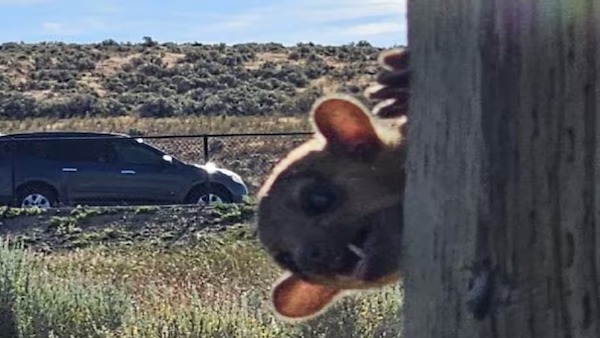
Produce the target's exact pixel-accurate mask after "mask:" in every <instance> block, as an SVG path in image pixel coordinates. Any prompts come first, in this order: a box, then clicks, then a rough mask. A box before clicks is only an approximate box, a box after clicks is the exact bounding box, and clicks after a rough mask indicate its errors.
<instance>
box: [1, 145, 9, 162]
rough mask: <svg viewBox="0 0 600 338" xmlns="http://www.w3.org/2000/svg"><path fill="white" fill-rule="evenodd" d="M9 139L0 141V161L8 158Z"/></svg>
mask: <svg viewBox="0 0 600 338" xmlns="http://www.w3.org/2000/svg"><path fill="white" fill-rule="evenodd" d="M10 147H11V142H10V141H6V140H3V141H0V161H7V160H9V159H10Z"/></svg>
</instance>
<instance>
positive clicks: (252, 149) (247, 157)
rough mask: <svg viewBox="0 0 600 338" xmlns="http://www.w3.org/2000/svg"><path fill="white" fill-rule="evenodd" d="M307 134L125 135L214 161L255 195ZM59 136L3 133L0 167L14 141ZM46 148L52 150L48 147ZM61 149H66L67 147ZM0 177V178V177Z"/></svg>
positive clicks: (181, 155) (188, 157)
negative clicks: (237, 176) (274, 169)
mask: <svg viewBox="0 0 600 338" xmlns="http://www.w3.org/2000/svg"><path fill="white" fill-rule="evenodd" d="M311 135H312V133H310V132H293V133H244V134H195V135H154V136H128V137H130V138H133V139H142V140H143V141H144V142H145V143H147V144H150V145H152V146H154V147H156V148H158V149H160V150H162V151H164V152H165V153H167V154H169V155H171V156H173V157H174V158H177V159H179V160H182V161H184V162H189V163H198V164H204V163H207V162H209V161H210V162H213V163H215V164H217V166H218V167H222V168H226V169H229V170H232V171H234V172H236V173H237V174H239V175H240V176H241V177H242V178H243V180H244V181H245V183H246V184H247V185H248V188H249V190H250V193H251V194H255V193H256V192H257V191H258V189H259V187H260V185H261V184H262V182H263V181H264V180H265V179H266V175H267V174H268V173H269V172H270V170H271V169H272V167H273V166H274V164H276V163H277V162H278V161H279V160H280V159H281V158H282V157H283V156H285V155H286V154H287V153H288V152H289V151H290V150H292V149H293V148H295V147H297V146H298V145H300V144H301V143H303V142H304V141H306V140H307V139H308V138H309V137H310V136H311ZM124 136H127V135H124ZM65 138H68V139H70V140H73V139H78V140H90V139H95V140H98V139H105V138H106V139H108V138H111V139H114V136H82V137H78V136H75V137H74V136H68V137H65ZM60 139H61V138H57V137H56V136H53V137H51V138H50V137H48V138H44V137H40V136H35V137H31V138H30V137H23V136H22V135H21V136H11V135H4V136H2V137H0V167H2V166H8V165H10V156H3V154H7V149H9V147H11V146H12V145H14V144H17V143H18V142H24V141H31V140H37V141H44V140H48V141H50V140H60ZM43 143H44V142H42V144H43ZM49 148H52V147H49ZM48 151H52V149H50V150H48ZM65 151H68V149H67V150H65ZM3 152H4V153H3ZM13 175H14V173H13ZM9 177H10V176H9ZM9 177H5V179H9ZM0 180H2V179H1V178H0ZM13 192H14V187H13Z"/></svg>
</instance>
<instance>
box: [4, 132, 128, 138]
mask: <svg viewBox="0 0 600 338" xmlns="http://www.w3.org/2000/svg"><path fill="white" fill-rule="evenodd" d="M5 137H6V138H28V139H29V138H97V137H98V138H105V137H108V138H113V137H114V138H124V137H130V136H128V135H125V134H117V133H99V132H88V131H43V132H29V133H13V134H1V135H0V138H5Z"/></svg>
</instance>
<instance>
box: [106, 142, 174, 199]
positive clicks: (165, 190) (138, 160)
mask: <svg viewBox="0 0 600 338" xmlns="http://www.w3.org/2000/svg"><path fill="white" fill-rule="evenodd" d="M114 144H115V149H116V150H117V163H118V171H119V174H120V175H119V179H118V180H117V182H118V184H119V185H120V186H121V187H122V188H123V189H125V192H124V193H125V194H126V195H127V199H128V200H129V201H132V202H135V203H178V202H179V201H178V200H177V196H178V192H179V191H180V190H181V189H183V188H184V187H185V184H186V178H185V176H184V175H182V171H181V166H179V165H178V162H171V161H168V160H167V159H165V157H164V156H165V154H164V153H163V152H161V151H159V150H158V149H156V148H153V147H150V146H148V145H147V144H145V143H143V141H141V140H134V139H121V140H116V141H115V143H114Z"/></svg>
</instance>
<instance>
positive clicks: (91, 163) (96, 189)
mask: <svg viewBox="0 0 600 338" xmlns="http://www.w3.org/2000/svg"><path fill="white" fill-rule="evenodd" d="M56 156H58V157H60V160H61V163H62V165H61V171H62V177H63V180H62V182H63V187H64V190H65V192H66V196H67V199H68V200H69V202H70V203H71V204H88V205H106V204H115V203H118V202H120V201H121V200H122V199H123V198H124V196H123V195H124V189H123V188H122V187H120V186H119V185H118V183H117V181H118V179H119V178H120V173H119V171H118V170H117V161H116V158H117V156H116V150H115V149H114V146H113V145H112V144H111V142H110V141H109V140H108V139H106V140H105V139H71V140H62V141H61V144H60V152H59V153H58V154H57V155H56Z"/></svg>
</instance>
